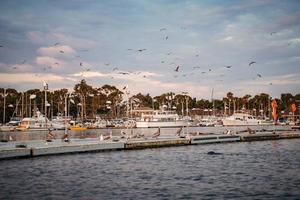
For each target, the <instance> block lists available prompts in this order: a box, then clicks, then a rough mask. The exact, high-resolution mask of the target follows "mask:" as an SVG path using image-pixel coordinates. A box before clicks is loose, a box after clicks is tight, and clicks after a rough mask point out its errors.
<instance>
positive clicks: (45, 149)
mask: <svg viewBox="0 0 300 200" xmlns="http://www.w3.org/2000/svg"><path fill="white" fill-rule="evenodd" d="M294 138H300V131H294V130H293V131H287V130H285V131H276V132H270V131H266V132H257V133H255V134H249V133H239V134H232V135H225V134H206V135H196V136H191V135H186V136H184V137H161V138H160V137H159V138H147V137H146V138H138V139H137V138H135V139H129V140H126V139H116V138H113V139H111V140H105V141H100V140H99V138H87V139H72V140H70V142H64V141H62V140H60V139H59V140H53V141H52V142H45V141H43V140H32V141H10V142H0V160H1V159H12V158H32V157H37V156H47V155H59V154H73V153H85V152H102V151H116V150H136V149H145V148H159V147H170V146H183V145H204V144H212V143H226V142H253V141H263V140H279V139H294Z"/></svg>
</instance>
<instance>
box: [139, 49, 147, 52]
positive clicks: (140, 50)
mask: <svg viewBox="0 0 300 200" xmlns="http://www.w3.org/2000/svg"><path fill="white" fill-rule="evenodd" d="M146 50H147V49H138V50H137V51H139V52H142V51H146Z"/></svg>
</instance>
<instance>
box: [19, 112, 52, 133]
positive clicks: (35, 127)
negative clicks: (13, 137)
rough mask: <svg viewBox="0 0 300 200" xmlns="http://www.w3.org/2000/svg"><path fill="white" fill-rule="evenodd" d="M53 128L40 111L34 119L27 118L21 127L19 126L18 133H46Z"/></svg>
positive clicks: (23, 120)
mask: <svg viewBox="0 0 300 200" xmlns="http://www.w3.org/2000/svg"><path fill="white" fill-rule="evenodd" d="M49 128H51V123H50V121H49V120H48V119H47V118H46V117H45V116H43V115H42V114H41V113H40V112H39V111H38V112H37V115H36V116H34V117H25V118H23V119H22V121H21V123H20V125H18V126H17V128H16V130H18V131H44V130H48V129H49Z"/></svg>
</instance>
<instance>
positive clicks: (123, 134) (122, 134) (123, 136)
mask: <svg viewBox="0 0 300 200" xmlns="http://www.w3.org/2000/svg"><path fill="white" fill-rule="evenodd" d="M126 136H127V133H126V132H125V131H123V130H121V138H126Z"/></svg>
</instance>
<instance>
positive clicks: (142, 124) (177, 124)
mask: <svg viewBox="0 0 300 200" xmlns="http://www.w3.org/2000/svg"><path fill="white" fill-rule="evenodd" d="M183 126H187V122H186V121H181V120H179V121H172V122H151V121H150V122H144V121H137V122H136V127H137V128H158V127H161V128H162V127H183Z"/></svg>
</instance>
